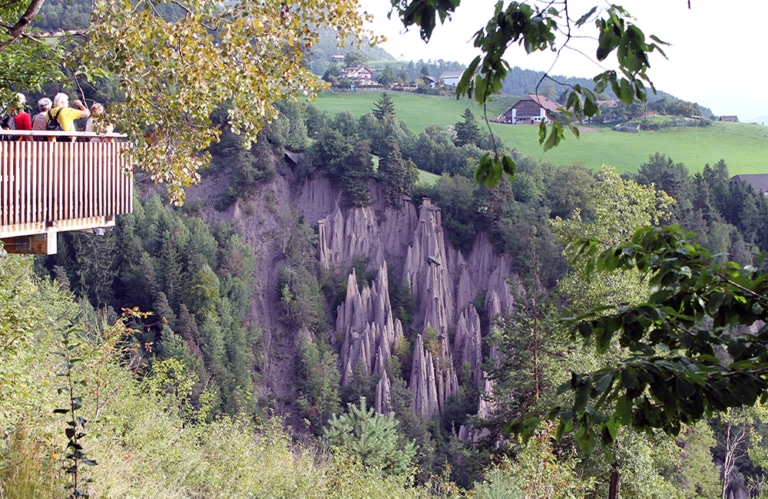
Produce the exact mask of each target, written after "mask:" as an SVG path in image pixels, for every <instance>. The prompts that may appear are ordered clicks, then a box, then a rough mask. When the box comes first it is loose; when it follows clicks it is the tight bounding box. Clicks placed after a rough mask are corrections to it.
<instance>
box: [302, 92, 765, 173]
mask: <svg viewBox="0 0 768 499" xmlns="http://www.w3.org/2000/svg"><path fill="white" fill-rule="evenodd" d="M389 94H390V95H391V96H392V99H393V101H394V103H395V108H396V111H397V116H398V118H400V119H401V120H403V121H405V122H406V123H408V126H409V127H410V128H411V130H413V131H414V132H417V133H418V132H419V131H421V130H423V129H424V128H426V127H427V126H429V125H431V124H433V123H437V124H439V125H442V126H445V125H450V124H454V123H456V122H457V121H459V120H461V119H462V117H461V116H462V114H463V113H464V110H465V109H466V108H470V109H471V110H472V112H473V113H475V115H476V116H480V115H482V109H481V108H480V107H479V106H477V105H476V104H475V103H474V102H473V101H470V100H468V99H461V100H456V99H455V98H450V97H433V96H426V95H418V94H410V93H404V92H389ZM380 95H381V92H378V91H374V92H338V93H337V92H325V93H323V94H321V95H319V96H318V98H317V100H316V101H315V102H314V106H315V107H317V108H318V109H321V110H324V111H327V112H328V113H329V114H331V115H334V114H337V113H339V112H341V111H350V112H351V113H352V114H353V115H355V116H356V117H359V116H361V115H363V114H365V113H367V112H370V111H371V109H372V108H373V105H374V102H375V101H376V100H377V99H378V98H379V96H380ZM515 101H516V99H514V98H509V97H502V98H499V99H497V100H496V101H494V102H492V103H490V104H489V107H488V116H489V117H493V116H496V115H498V114H500V113H501V112H502V111H504V110H505V109H506V108H507V107H508V106H510V105H512V104H513V103H514V102H515ZM491 128H492V130H493V131H494V133H496V134H497V135H499V136H500V137H501V138H502V139H504V141H505V143H506V144H507V146H508V147H510V148H514V149H517V150H518V151H520V152H521V153H523V154H525V155H528V156H533V157H537V158H541V159H542V160H544V161H547V162H549V163H552V164H554V165H567V164H573V163H581V164H584V165H585V166H587V167H589V168H592V169H595V168H599V167H600V166H601V165H602V164H609V165H612V166H614V167H615V168H616V169H617V170H619V171H635V170H637V169H638V168H639V167H640V165H641V164H642V163H644V162H645V161H647V160H648V157H649V156H651V155H652V154H654V153H657V152H658V153H662V154H665V155H667V156H668V157H670V158H672V159H673V160H674V161H676V162H679V163H683V164H685V166H687V167H688V170H689V171H691V172H695V171H700V170H701V169H702V168H703V167H704V165H705V164H707V163H709V164H714V163H716V162H717V161H719V160H720V159H723V160H725V162H726V164H727V165H728V169H729V171H730V173H731V174H732V175H736V174H740V173H768V127H765V126H761V125H752V124H747V123H725V122H722V123H721V122H713V123H712V126H709V127H681V128H668V129H664V130H660V131H641V132H639V133H626V132H616V131H614V130H612V128H610V127H608V126H604V127H603V126H600V127H591V128H589V129H588V130H589V131H584V132H582V133H581V137H580V138H578V139H577V138H576V137H575V136H574V135H573V134H571V133H570V132H566V140H565V141H563V142H561V144H560V146H558V147H556V148H554V149H552V150H550V151H547V152H546V153H545V152H543V151H542V149H541V147H540V146H539V143H538V127H537V126H527V125H501V124H495V123H492V124H491Z"/></svg>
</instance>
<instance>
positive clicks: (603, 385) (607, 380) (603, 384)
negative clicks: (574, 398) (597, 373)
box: [594, 373, 613, 393]
mask: <svg viewBox="0 0 768 499" xmlns="http://www.w3.org/2000/svg"><path fill="white" fill-rule="evenodd" d="M612 382H613V374H612V373H606V374H603V375H602V376H601V377H600V379H598V380H597V382H596V383H595V389H594V390H595V393H603V392H604V391H605V390H607V389H608V387H609V386H611V383H612Z"/></svg>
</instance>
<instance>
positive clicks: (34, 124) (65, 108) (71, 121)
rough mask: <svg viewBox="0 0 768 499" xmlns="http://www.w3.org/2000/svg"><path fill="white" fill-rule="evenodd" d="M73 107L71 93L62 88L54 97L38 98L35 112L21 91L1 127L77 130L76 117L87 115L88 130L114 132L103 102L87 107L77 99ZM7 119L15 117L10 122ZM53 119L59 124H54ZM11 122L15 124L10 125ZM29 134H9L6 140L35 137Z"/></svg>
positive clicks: (0, 124)
mask: <svg viewBox="0 0 768 499" xmlns="http://www.w3.org/2000/svg"><path fill="white" fill-rule="evenodd" d="M72 106H73V107H70V103H69V96H68V95H67V94H65V93H62V92H59V93H58V94H56V96H54V98H53V101H51V99H49V98H48V97H43V98H42V99H40V100H39V101H37V107H38V110H39V112H38V113H37V114H35V115H34V116H30V114H29V113H28V112H27V111H26V107H27V97H26V96H25V95H24V94H22V93H17V94H16V99H15V102H14V103H13V104H12V105H11V106H10V109H8V111H7V112H6V114H5V116H4V118H3V120H2V121H0V127H1V128H3V129H16V130H39V131H51V130H60V131H63V132H76V131H77V129H76V127H75V120H79V119H85V118H87V119H88V121H87V122H86V124H85V131H86V132H98V133H112V131H113V129H114V127H113V126H112V124H111V123H107V122H104V106H102V105H101V104H99V103H98V102H94V103H93V105H91V108H90V109H88V108H87V107H85V105H84V104H83V103H82V101H80V100H79V99H78V100H75V101H74V102H72ZM7 120H13V123H10V122H9V121H7ZM51 122H54V124H57V125H58V126H51ZM11 125H12V126H11ZM56 138H57V137H45V136H38V137H34V140H56ZM32 139H33V138H32V137H30V136H19V137H18V138H17V137H7V138H6V140H32ZM75 139H76V137H64V138H62V137H59V140H67V141H69V140H71V141H75ZM101 140H102V139H101V138H100V137H91V138H90V141H92V142H99V141H101Z"/></svg>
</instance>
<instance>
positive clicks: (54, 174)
mask: <svg viewBox="0 0 768 499" xmlns="http://www.w3.org/2000/svg"><path fill="white" fill-rule="evenodd" d="M29 134H30V132H7V131H3V132H0V135H11V136H14V135H16V136H17V135H29ZM47 135H51V134H50V133H49V134H47ZM90 135H94V134H90ZM102 137H103V139H104V141H101V142H70V141H67V142H48V141H47V140H48V139H47V138H45V139H44V140H45V141H35V140H24V141H0V238H2V239H6V238H10V237H18V236H29V235H35V234H49V235H50V234H51V233H52V232H58V231H65V230H85V229H95V228H98V227H105V226H111V225H114V220H115V216H116V215H120V214H123V213H130V212H131V211H132V210H133V182H132V175H131V172H130V168H129V166H128V165H127V163H126V160H125V157H124V154H123V152H124V150H125V148H127V147H129V145H130V144H129V143H127V142H119V141H113V142H108V141H106V140H107V139H109V140H117V139H119V138H120V137H119V136H112V135H110V136H109V137H108V138H107V137H104V136H102ZM14 138H15V137H14ZM6 245H8V242H7V241H6Z"/></svg>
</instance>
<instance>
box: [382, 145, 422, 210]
mask: <svg viewBox="0 0 768 499" xmlns="http://www.w3.org/2000/svg"><path fill="white" fill-rule="evenodd" d="M416 178H417V171H416V167H415V165H414V164H413V162H412V161H410V160H404V159H403V156H402V155H401V154H400V147H399V145H398V143H397V140H395V138H394V137H388V138H387V142H386V145H385V147H384V155H383V156H382V158H381V160H380V161H379V180H380V182H381V183H382V185H383V188H384V195H385V196H386V198H387V202H388V203H389V204H391V205H397V202H398V199H399V197H400V195H402V194H410V192H411V189H412V188H413V184H414V183H415V182H416Z"/></svg>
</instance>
